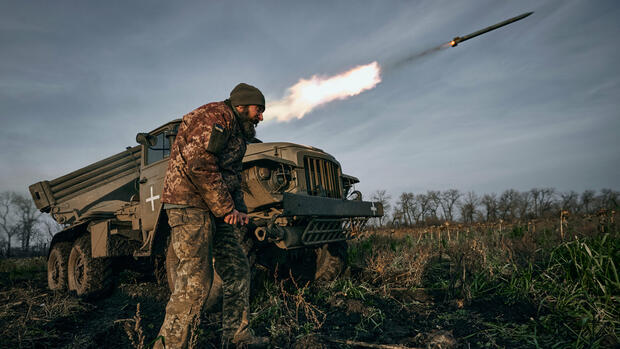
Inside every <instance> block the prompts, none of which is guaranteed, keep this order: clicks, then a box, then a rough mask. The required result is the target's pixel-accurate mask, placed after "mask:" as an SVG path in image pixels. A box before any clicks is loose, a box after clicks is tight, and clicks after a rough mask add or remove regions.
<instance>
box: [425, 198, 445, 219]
mask: <svg viewBox="0 0 620 349" xmlns="http://www.w3.org/2000/svg"><path fill="white" fill-rule="evenodd" d="M426 196H427V197H428V212H429V214H430V218H431V219H433V220H434V221H436V220H438V219H439V214H438V213H437V211H438V210H439V209H440V208H441V192H439V191H437V190H429V191H427V192H426Z"/></svg>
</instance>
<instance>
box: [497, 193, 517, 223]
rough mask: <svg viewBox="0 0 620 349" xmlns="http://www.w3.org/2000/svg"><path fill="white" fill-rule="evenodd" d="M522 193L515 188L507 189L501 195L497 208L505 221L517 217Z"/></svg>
mask: <svg viewBox="0 0 620 349" xmlns="http://www.w3.org/2000/svg"><path fill="white" fill-rule="evenodd" d="M519 199H520V194H519V192H518V191H516V190H514V189H508V190H505V191H504V192H503V193H502V195H501V196H500V197H499V202H498V204H497V209H498V211H499V216H500V218H501V219H503V220H505V221H512V220H514V219H516V218H517V213H518V207H519Z"/></svg>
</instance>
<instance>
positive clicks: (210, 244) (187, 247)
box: [154, 208, 250, 348]
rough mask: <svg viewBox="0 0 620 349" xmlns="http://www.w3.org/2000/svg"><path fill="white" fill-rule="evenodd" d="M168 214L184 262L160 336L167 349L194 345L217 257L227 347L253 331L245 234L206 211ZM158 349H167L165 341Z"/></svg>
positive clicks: (176, 249) (173, 241)
mask: <svg viewBox="0 0 620 349" xmlns="http://www.w3.org/2000/svg"><path fill="white" fill-rule="evenodd" d="M167 213H168V223H169V224H170V227H171V228H172V233H171V235H172V239H171V244H172V247H173V248H174V252H175V253H176V255H177V257H178V258H179V261H178V267H177V271H176V280H175V284H174V290H173V291H172V294H171V295H170V300H169V301H168V305H167V306H166V316H165V318H164V323H163V324H162V327H161V330H160V332H159V336H163V337H164V339H165V342H166V348H187V347H192V345H191V344H192V343H191V342H193V341H192V332H193V331H194V330H196V329H197V327H198V326H199V321H200V315H201V313H202V310H203V309H202V308H203V306H204V304H205V301H206V299H207V296H209V292H210V290H211V286H212V283H213V265H212V261H213V257H214V258H215V270H216V271H217V273H218V274H219V275H220V277H221V279H222V293H223V297H222V298H223V302H222V308H223V309H222V344H223V346H224V347H226V346H228V344H229V343H230V342H231V341H234V339H235V337H242V336H243V335H244V334H245V333H246V331H249V327H248V325H249V320H248V313H249V307H250V306H249V298H250V266H249V263H248V259H247V256H246V253H245V251H244V250H243V248H242V247H241V239H242V237H241V231H240V229H238V228H236V227H234V226H232V225H230V224H226V223H225V222H224V221H223V220H221V219H214V217H213V216H212V215H211V214H210V213H209V212H207V211H204V210H201V209H195V208H175V209H168V210H167ZM154 348H163V346H162V343H161V341H158V342H157V344H156V345H155V346H154Z"/></svg>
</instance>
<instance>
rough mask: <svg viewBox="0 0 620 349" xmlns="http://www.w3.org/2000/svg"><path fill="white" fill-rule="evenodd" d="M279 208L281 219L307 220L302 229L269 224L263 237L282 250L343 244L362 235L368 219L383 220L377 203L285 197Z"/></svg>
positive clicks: (381, 209) (381, 207) (300, 227)
mask: <svg viewBox="0 0 620 349" xmlns="http://www.w3.org/2000/svg"><path fill="white" fill-rule="evenodd" d="M283 208H284V209H283V212H282V215H281V217H297V218H300V217H307V218H308V219H307V220H306V221H307V222H308V223H307V224H306V225H303V226H299V225H297V226H287V225H278V224H275V223H272V224H270V225H269V226H268V227H267V229H266V230H267V231H266V235H267V236H270V237H271V239H272V241H274V242H275V243H276V244H277V245H278V246H279V247H280V248H284V249H292V248H299V247H304V246H317V245H322V244H325V243H330V242H336V241H344V240H347V239H350V238H351V237H352V236H353V235H354V234H355V233H358V232H360V231H362V230H363V229H364V227H365V226H366V223H367V222H368V219H370V218H372V217H381V216H383V206H382V205H381V203H378V202H369V201H351V200H341V199H331V198H325V197H316V196H307V195H296V194H289V193H284V195H283Z"/></svg>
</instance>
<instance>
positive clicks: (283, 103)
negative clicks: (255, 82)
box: [263, 61, 381, 122]
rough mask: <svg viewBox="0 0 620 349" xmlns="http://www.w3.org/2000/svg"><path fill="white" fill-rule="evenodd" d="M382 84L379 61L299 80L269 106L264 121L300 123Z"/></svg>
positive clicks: (268, 104)
mask: <svg viewBox="0 0 620 349" xmlns="http://www.w3.org/2000/svg"><path fill="white" fill-rule="evenodd" d="M380 82H381V67H380V66H379V63H377V62H376V61H375V62H372V63H370V64H366V65H360V66H357V67H355V68H353V69H351V70H348V71H346V72H344V73H341V74H338V75H334V76H329V77H324V76H318V75H314V76H312V77H311V78H310V79H308V80H306V79H300V80H299V82H297V83H296V84H295V85H293V86H291V87H289V88H288V89H287V95H286V96H285V97H284V98H282V99H280V100H277V101H274V102H271V103H267V108H266V110H265V114H264V115H263V117H264V118H265V120H266V121H267V120H273V119H275V120H277V121H279V122H282V121H290V120H292V119H295V118H296V119H301V118H303V117H304V115H306V114H308V113H309V112H311V111H312V110H313V109H314V108H316V107H318V106H320V105H323V104H326V103H329V102H331V101H334V100H337V99H346V98H349V97H351V96H355V95H358V94H360V93H362V92H363V91H366V90H370V89H372V88H374V87H375V86H376V85H377V84H378V83H380Z"/></svg>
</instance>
